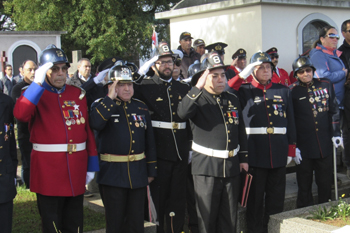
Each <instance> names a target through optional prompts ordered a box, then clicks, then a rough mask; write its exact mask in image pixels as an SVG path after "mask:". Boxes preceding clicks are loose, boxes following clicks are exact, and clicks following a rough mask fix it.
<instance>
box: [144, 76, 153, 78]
mask: <svg viewBox="0 0 350 233" xmlns="http://www.w3.org/2000/svg"><path fill="white" fill-rule="evenodd" d="M143 79H152V77H151V76H147V77H146V78H143Z"/></svg>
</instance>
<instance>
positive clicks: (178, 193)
mask: <svg viewBox="0 0 350 233" xmlns="http://www.w3.org/2000/svg"><path fill="white" fill-rule="evenodd" d="M134 88H135V95H134V97H135V98H137V99H140V100H142V101H143V102H145V104H146V105H147V106H148V109H149V111H150V114H151V118H152V125H153V131H154V136H155V140H156V149H157V158H158V160H157V164H158V176H157V178H156V179H155V180H154V181H153V182H152V183H151V185H150V187H151V193H152V197H153V201H154V204H155V207H156V209H157V213H158V219H159V232H164V221H163V220H164V215H165V217H166V221H167V224H166V225H167V230H166V231H165V232H171V229H170V227H171V222H170V217H169V213H170V212H175V217H173V226H174V232H175V233H178V232H181V231H182V228H183V225H184V219H185V203H186V173H187V163H188V153H189V140H190V130H189V126H188V125H187V126H186V127H185V128H181V127H180V128H174V127H170V128H169V127H168V128H164V127H163V126H162V125H163V124H169V125H170V126H171V125H172V122H176V123H179V125H181V126H184V125H185V124H186V121H184V120H182V119H181V118H180V117H179V116H178V115H177V113H176V112H177V106H178V104H179V102H180V101H181V100H182V98H183V97H184V96H185V95H186V94H187V92H188V91H189V89H190V87H189V86H188V85H187V84H185V83H182V82H179V81H176V80H173V79H172V80H171V81H170V82H166V81H164V80H162V79H161V78H160V77H158V76H157V75H154V76H153V77H149V78H146V79H143V80H142V81H141V83H140V84H139V85H134ZM159 122H162V123H159ZM158 124H161V126H160V127H159V126H157V125H158Z"/></svg>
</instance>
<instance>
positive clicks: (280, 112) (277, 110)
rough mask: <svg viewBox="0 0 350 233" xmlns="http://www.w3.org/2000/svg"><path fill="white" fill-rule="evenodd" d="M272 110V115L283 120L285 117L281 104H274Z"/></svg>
mask: <svg viewBox="0 0 350 233" xmlns="http://www.w3.org/2000/svg"><path fill="white" fill-rule="evenodd" d="M273 108H274V109H275V111H273V114H275V115H276V116H277V115H280V117H283V116H284V118H286V117H287V115H286V112H283V109H282V105H281V104H274V105H273Z"/></svg>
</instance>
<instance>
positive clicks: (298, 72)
mask: <svg viewBox="0 0 350 233" xmlns="http://www.w3.org/2000/svg"><path fill="white" fill-rule="evenodd" d="M304 72H306V73H311V72H312V69H311V68H306V69H302V70H298V71H297V74H304Z"/></svg>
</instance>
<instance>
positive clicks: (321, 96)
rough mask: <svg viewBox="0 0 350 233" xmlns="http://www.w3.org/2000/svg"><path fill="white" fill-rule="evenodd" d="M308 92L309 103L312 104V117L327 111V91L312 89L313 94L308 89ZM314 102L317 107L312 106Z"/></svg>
mask: <svg viewBox="0 0 350 233" xmlns="http://www.w3.org/2000/svg"><path fill="white" fill-rule="evenodd" d="M308 92H309V101H310V103H311V104H312V109H313V114H314V117H316V116H317V113H318V112H323V111H328V110H329V107H328V106H327V99H328V98H329V95H328V91H327V89H320V90H316V89H314V91H313V92H312V91H311V89H309V90H308ZM314 96H315V98H314ZM315 102H316V103H317V105H319V106H318V107H317V105H316V104H314V103H315ZM322 106H323V108H322ZM317 111H318V112H317Z"/></svg>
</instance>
